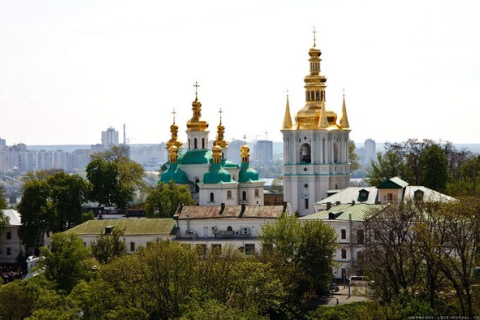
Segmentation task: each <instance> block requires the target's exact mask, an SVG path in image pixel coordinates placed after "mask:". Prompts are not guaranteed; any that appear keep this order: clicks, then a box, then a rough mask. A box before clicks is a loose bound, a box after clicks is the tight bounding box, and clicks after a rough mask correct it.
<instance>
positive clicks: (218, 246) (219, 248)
mask: <svg viewBox="0 0 480 320" xmlns="http://www.w3.org/2000/svg"><path fill="white" fill-rule="evenodd" d="M212 253H213V254H221V253H222V245H221V244H212Z"/></svg>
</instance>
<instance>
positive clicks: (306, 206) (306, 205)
mask: <svg viewBox="0 0 480 320" xmlns="http://www.w3.org/2000/svg"><path fill="white" fill-rule="evenodd" d="M305 209H308V199H305Z"/></svg>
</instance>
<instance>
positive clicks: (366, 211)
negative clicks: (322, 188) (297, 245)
mask: <svg viewBox="0 0 480 320" xmlns="http://www.w3.org/2000/svg"><path fill="white" fill-rule="evenodd" d="M383 208H385V205H369V204H354V205H352V204H339V205H337V206H332V207H331V208H330V209H328V210H323V211H319V212H316V213H313V214H309V215H308V216H304V217H301V218H300V219H301V220H349V215H352V221H363V220H365V218H366V217H368V216H369V215H371V214H372V213H373V212H378V211H379V210H381V209H383ZM331 214H332V215H333V216H334V217H335V219H329V218H330V216H331Z"/></svg>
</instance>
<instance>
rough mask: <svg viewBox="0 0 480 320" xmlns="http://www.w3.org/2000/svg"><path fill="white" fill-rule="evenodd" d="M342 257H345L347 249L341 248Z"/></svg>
mask: <svg viewBox="0 0 480 320" xmlns="http://www.w3.org/2000/svg"><path fill="white" fill-rule="evenodd" d="M342 259H347V249H342Z"/></svg>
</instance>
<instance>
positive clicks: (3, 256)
mask: <svg viewBox="0 0 480 320" xmlns="http://www.w3.org/2000/svg"><path fill="white" fill-rule="evenodd" d="M2 211H3V214H4V215H5V216H7V217H9V219H10V225H9V226H8V227H7V228H6V229H5V231H4V232H3V234H2V235H1V239H0V245H1V253H0V264H14V263H16V261H17V256H18V255H19V254H20V252H21V251H22V250H23V246H22V243H21V241H20V238H19V237H18V228H19V227H20V225H21V224H22V223H21V217H20V214H19V213H18V212H17V211H16V210H12V209H5V210H2Z"/></svg>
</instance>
